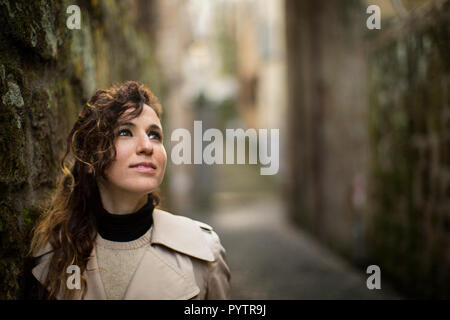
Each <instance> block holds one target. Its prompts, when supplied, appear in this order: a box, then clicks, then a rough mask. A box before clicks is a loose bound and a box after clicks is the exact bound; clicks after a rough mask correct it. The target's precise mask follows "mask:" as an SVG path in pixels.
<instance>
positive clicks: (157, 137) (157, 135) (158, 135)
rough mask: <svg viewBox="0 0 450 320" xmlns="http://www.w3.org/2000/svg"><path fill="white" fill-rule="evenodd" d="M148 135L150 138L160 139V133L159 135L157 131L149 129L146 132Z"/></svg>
mask: <svg viewBox="0 0 450 320" xmlns="http://www.w3.org/2000/svg"><path fill="white" fill-rule="evenodd" d="M148 137H149V138H150V139H156V140H161V135H160V134H159V132H157V131H150V132H149V133H148Z"/></svg>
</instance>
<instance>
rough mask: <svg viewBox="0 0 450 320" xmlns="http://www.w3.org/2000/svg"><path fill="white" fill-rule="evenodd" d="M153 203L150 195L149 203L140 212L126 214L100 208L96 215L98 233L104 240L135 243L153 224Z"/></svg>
mask: <svg viewBox="0 0 450 320" xmlns="http://www.w3.org/2000/svg"><path fill="white" fill-rule="evenodd" d="M153 209H154V206H153V201H152V198H151V197H150V195H149V196H148V200H147V203H146V204H145V205H144V206H143V207H142V208H140V209H139V210H138V211H136V212H133V213H126V214H112V213H109V212H108V211H106V210H105V208H103V206H102V205H100V206H99V208H98V210H99V212H97V214H96V219H97V231H98V233H99V234H100V236H101V237H102V238H103V239H106V240H110V241H117V242H126V241H133V240H136V239H138V238H139V237H141V236H143V235H144V234H145V233H146V232H147V231H148V229H150V227H151V225H152V223H153V217H152V214H153Z"/></svg>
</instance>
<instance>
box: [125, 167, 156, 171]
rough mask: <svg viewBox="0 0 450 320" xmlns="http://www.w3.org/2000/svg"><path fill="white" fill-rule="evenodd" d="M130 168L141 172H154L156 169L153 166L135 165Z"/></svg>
mask: <svg viewBox="0 0 450 320" xmlns="http://www.w3.org/2000/svg"><path fill="white" fill-rule="evenodd" d="M131 169H132V170H135V171H138V172H143V173H154V172H155V171H156V169H155V168H152V167H147V166H136V167H131Z"/></svg>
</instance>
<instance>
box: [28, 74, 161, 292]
mask: <svg viewBox="0 0 450 320" xmlns="http://www.w3.org/2000/svg"><path fill="white" fill-rule="evenodd" d="M144 104H147V105H148V106H150V107H151V108H152V109H153V110H154V111H155V112H156V114H157V116H158V117H159V118H160V119H161V114H162V108H161V105H160V104H159V102H158V99H157V98H156V96H155V95H154V94H153V93H152V92H151V91H150V90H149V89H148V88H147V87H145V86H144V85H143V84H141V83H139V82H136V81H127V82H125V83H123V84H115V85H113V86H112V87H111V88H109V89H99V90H97V91H96V92H95V93H94V95H93V96H92V97H91V98H90V99H89V101H88V102H87V103H86V104H85V105H84V108H83V110H82V111H81V113H80V114H79V116H78V119H77V120H76V122H75V124H74V126H73V128H72V130H71V131H70V133H69V135H68V137H67V149H66V152H65V154H64V156H63V158H62V159H61V169H62V171H63V173H62V175H61V177H60V178H59V180H58V183H57V189H56V193H55V194H54V196H53V198H52V200H51V204H50V206H49V208H48V209H46V210H45V211H44V212H43V214H42V216H41V218H40V220H39V221H38V223H37V224H36V226H35V228H34V229H33V237H32V240H31V246H30V251H29V255H36V254H37V253H38V252H39V251H40V250H42V249H43V248H44V247H45V246H46V245H47V244H48V243H49V244H50V245H51V247H52V249H53V256H52V259H51V261H50V264H49V269H48V273H47V278H46V281H45V287H46V288H47V289H48V291H46V294H45V296H42V297H41V298H46V299H55V298H56V296H57V295H58V293H61V294H62V297H63V298H64V299H71V298H73V296H74V290H68V289H67V287H66V285H65V282H66V277H67V273H66V269H67V267H68V266H70V265H77V266H78V267H79V268H80V273H81V274H83V273H84V271H85V270H86V267H87V263H88V260H89V258H90V254H91V252H92V249H93V247H94V240H95V237H96V235H97V230H96V226H95V218H94V210H95V208H97V207H96V206H98V204H99V203H101V202H100V201H101V200H100V195H99V190H98V186H97V182H96V179H97V178H98V177H102V178H105V179H106V177H105V169H107V168H108V167H109V165H110V164H111V163H112V161H113V160H114V159H115V157H116V149H115V143H114V142H115V138H116V133H115V131H116V129H117V127H118V120H119V118H121V117H122V116H123V114H124V112H125V111H127V110H128V109H134V110H132V111H131V112H129V113H128V114H127V119H133V118H135V117H137V116H139V115H140V114H141V112H142V110H143V106H144ZM70 153H71V154H72V155H73V158H74V162H72V163H71V169H70V170H69V169H68V168H67V167H66V165H65V162H66V158H67V156H68V155H69V154H70ZM149 197H150V199H151V201H153V204H154V206H157V205H158V204H159V201H160V198H159V195H158V194H157V193H156V192H152V193H151V194H150V196H149ZM86 290H87V281H86V279H85V278H84V277H82V298H84V296H85V294H86Z"/></svg>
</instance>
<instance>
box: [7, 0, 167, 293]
mask: <svg viewBox="0 0 450 320" xmlns="http://www.w3.org/2000/svg"><path fill="white" fill-rule="evenodd" d="M73 4H76V5H78V6H79V7H80V9H81V29H80V30H70V29H68V28H67V27H66V20H67V18H68V17H69V14H67V13H66V10H67V7H68V6H69V5H73ZM154 17H155V14H154V11H153V1H138V0H136V1H131V0H129V1H95V0H92V1H88V0H84V1H81V0H80V1H67V0H66V1H44V0H42V1H38V0H32V1H25V0H22V1H8V0H1V1H0V21H2V28H1V30H0V299H17V298H20V297H21V294H22V287H23V257H24V256H25V254H26V252H27V249H28V245H29V239H30V230H31V228H32V227H33V226H34V223H35V220H36V217H37V216H38V215H39V213H40V212H41V209H40V207H41V206H43V205H45V204H46V203H48V200H49V197H50V196H51V194H52V191H53V190H54V188H55V182H56V178H57V176H58V174H59V173H60V169H59V161H60V158H61V156H62V153H63V148H64V142H65V138H66V136H67V134H68V132H69V130H70V128H71V126H72V124H73V122H74V120H75V119H76V117H77V115H78V113H79V112H80V110H81V108H82V106H83V104H84V103H85V102H86V100H87V99H88V98H89V97H90V96H91V95H92V93H93V92H94V91H95V89H97V88H100V87H108V86H110V85H111V84H112V83H114V82H121V81H125V80H137V81H142V82H143V83H145V84H146V85H148V86H149V87H150V88H151V89H152V90H153V91H154V92H155V93H156V94H157V95H159V94H161V84H162V82H161V81H160V80H159V79H160V77H159V71H158V69H157V65H156V58H155V50H154V40H153V39H154V32H153V29H154V26H155V24H154V21H155V19H154Z"/></svg>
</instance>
